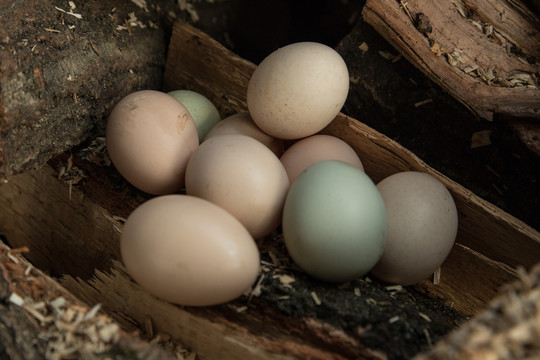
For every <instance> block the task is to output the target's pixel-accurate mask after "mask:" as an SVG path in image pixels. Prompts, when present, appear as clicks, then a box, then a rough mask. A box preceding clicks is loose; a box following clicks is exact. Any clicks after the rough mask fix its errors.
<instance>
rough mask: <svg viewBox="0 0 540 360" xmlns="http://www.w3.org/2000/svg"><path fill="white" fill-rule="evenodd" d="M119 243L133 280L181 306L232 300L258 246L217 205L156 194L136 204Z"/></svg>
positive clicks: (250, 271)
mask: <svg viewBox="0 0 540 360" xmlns="http://www.w3.org/2000/svg"><path fill="white" fill-rule="evenodd" d="M120 247H121V254H122V260H123V262H124V265H125V267H126V270H127V272H128V273H129V274H130V275H131V276H132V277H133V279H134V280H135V281H136V282H137V283H139V284H140V285H141V286H142V287H143V288H144V289H146V290H147V291H149V292H150V293H152V294H153V295H155V296H156V297H158V298H161V299H163V300H166V301H169V302H172V303H176V304H181V305H192V306H207V305H215V304H220V303H224V302H227V301H230V300H233V299H235V298H236V297H239V296H240V295H242V294H243V293H244V292H245V291H246V290H247V289H248V288H249V287H250V286H251V285H252V284H253V282H254V281H255V279H256V278H257V275H258V271H259V264H260V260H259V251H258V249H257V246H256V244H255V242H254V240H253V238H252V237H251V236H250V235H249V233H248V231H247V230H246V229H245V228H244V226H242V224H240V222H239V221H238V220H237V219H235V218H234V217H233V216H232V215H231V214H229V213H228V212H226V211H225V210H223V209H221V208H220V207H218V206H216V205H214V204H212V203H210V202H208V201H206V200H203V199H199V198H195V197H192V196H187V195H164V196H158V197H155V198H153V199H151V200H149V201H147V202H145V203H143V204H142V205H140V206H139V207H137V208H136V209H135V210H134V211H133V212H132V213H131V214H130V215H129V217H128V218H127V221H126V223H125V225H124V227H123V230H122V235H121V239H120Z"/></svg>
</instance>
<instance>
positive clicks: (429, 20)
mask: <svg viewBox="0 0 540 360" xmlns="http://www.w3.org/2000/svg"><path fill="white" fill-rule="evenodd" d="M363 17H364V19H365V21H366V22H368V23H369V24H371V25H372V26H373V27H374V28H375V29H376V30H377V31H378V32H379V33H380V34H381V35H382V36H383V37H384V38H385V39H386V40H387V41H388V42H389V43H391V44H392V45H393V46H394V47H395V48H396V49H398V50H399V51H400V52H401V53H402V54H403V55H404V56H405V57H406V58H407V59H408V60H409V61H410V62H411V63H412V64H414V65H415V66H416V67H418V68H419V69H420V70H421V71H422V72H424V73H425V74H426V75H427V76H428V77H429V78H431V79H432V80H433V81H434V82H436V83H437V84H439V85H440V86H441V87H443V88H444V89H446V90H447V91H448V92H449V93H450V94H451V95H452V96H454V97H455V98H457V99H458V100H460V101H461V102H463V103H464V104H465V105H466V106H468V107H469V108H470V109H471V110H472V111H473V112H475V113H476V114H478V115H479V116H481V117H484V118H486V119H492V118H493V116H494V115H502V116H510V117H531V118H540V90H539V89H538V85H539V82H538V73H539V69H540V67H539V66H540V65H539V64H540V23H539V20H538V17H537V16H536V15H535V14H534V13H532V12H530V11H528V10H527V8H526V7H524V6H523V5H522V4H521V3H520V2H519V1H504V0H501V1H487V0H475V1H446V2H437V1H424V0H414V1H407V2H403V1H402V2H398V1H394V0H382V1H378V0H368V1H367V3H366V6H365V7H364V10H363Z"/></svg>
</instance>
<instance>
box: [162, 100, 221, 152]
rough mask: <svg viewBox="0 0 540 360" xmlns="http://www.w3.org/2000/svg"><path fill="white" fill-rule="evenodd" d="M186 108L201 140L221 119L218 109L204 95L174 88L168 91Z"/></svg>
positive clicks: (200, 140)
mask: <svg viewBox="0 0 540 360" xmlns="http://www.w3.org/2000/svg"><path fill="white" fill-rule="evenodd" d="M168 94H169V95H171V96H172V97H173V98H175V99H176V100H178V101H180V102H181V103H182V105H184V106H185V107H186V109H188V111H189V113H190V114H191V117H192V118H193V121H195V126H196V127H197V133H198V134H199V142H202V140H203V139H204V137H205V136H206V134H208V132H209V131H210V130H211V129H212V128H213V127H214V126H215V125H216V124H217V123H219V122H220V121H221V116H220V115H219V111H218V109H217V108H216V107H215V105H214V104H213V103H212V102H211V101H210V100H208V98H206V97H205V96H204V95H201V94H199V93H198V92H195V91H191V90H174V91H171V92H169V93H168Z"/></svg>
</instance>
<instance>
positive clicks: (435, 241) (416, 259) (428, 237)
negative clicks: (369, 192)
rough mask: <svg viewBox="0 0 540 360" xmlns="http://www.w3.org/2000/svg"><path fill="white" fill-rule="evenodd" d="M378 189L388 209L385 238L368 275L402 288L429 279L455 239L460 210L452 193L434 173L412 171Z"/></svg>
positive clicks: (396, 175) (381, 185)
mask: <svg viewBox="0 0 540 360" xmlns="http://www.w3.org/2000/svg"><path fill="white" fill-rule="evenodd" d="M377 188H378V189H379V192H380V194H381V196H382V198H383V200H384V203H385V207H386V213H387V219H388V236H387V242H386V248H385V249H384V252H383V255H382V257H381V259H380V260H379V262H378V263H377V264H376V265H375V267H374V268H373V269H372V271H371V272H372V274H373V275H374V276H375V277H377V278H378V279H380V280H383V281H385V282H388V283H394V284H400V285H404V286H406V285H412V284H415V283H417V282H420V281H422V280H424V279H426V278H428V277H429V276H431V275H432V274H433V272H434V271H435V270H437V268H438V267H439V266H441V264H442V263H443V262H444V260H445V259H446V257H447V256H448V254H449V253H450V250H452V246H453V245H454V241H455V239H456V234H457V229H458V214H457V209H456V205H455V203H454V200H453V199H452V195H451V194H450V192H449V191H448V190H447V189H446V187H445V186H444V185H443V184H442V183H441V182H440V181H439V180H437V179H436V178H435V177H433V176H431V175H429V174H427V173H422V172H416V171H405V172H400V173H397V174H394V175H391V176H389V177H387V178H385V179H384V180H382V181H381V182H380V183H378V184H377Z"/></svg>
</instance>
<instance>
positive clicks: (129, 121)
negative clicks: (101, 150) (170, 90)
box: [106, 90, 199, 194]
mask: <svg viewBox="0 0 540 360" xmlns="http://www.w3.org/2000/svg"><path fill="white" fill-rule="evenodd" d="M106 141H107V149H108V151H109V155H110V157H111V160H112V162H113V164H114V166H115V167H116V169H117V170H118V172H120V174H121V175H122V176H123V177H124V178H125V179H126V180H127V181H129V182H130V183H131V184H132V185H134V186H135V187H137V188H139V189H140V190H142V191H145V192H147V193H150V194H168V193H173V192H176V191H178V190H179V189H181V188H182V187H183V185H184V174H185V169H186V166H187V162H188V160H189V157H190V156H191V154H192V153H193V152H194V151H195V150H196V149H197V147H198V146H199V138H198V134H197V128H196V126H195V122H194V121H193V119H192V117H191V115H190V113H189V111H188V110H187V109H186V108H185V107H184V106H183V105H182V104H181V103H180V102H178V101H177V100H175V99H174V98H173V97H171V96H169V95H167V94H165V93H162V92H159V91H154V90H142V91H137V92H134V93H132V94H129V95H128V96H126V97H124V98H123V99H122V100H121V101H120V102H119V103H118V104H116V106H115V107H114V109H113V111H112V112H111V114H110V116H109V119H108V122H107V132H106Z"/></svg>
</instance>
